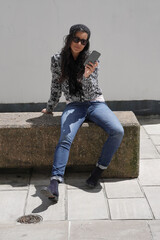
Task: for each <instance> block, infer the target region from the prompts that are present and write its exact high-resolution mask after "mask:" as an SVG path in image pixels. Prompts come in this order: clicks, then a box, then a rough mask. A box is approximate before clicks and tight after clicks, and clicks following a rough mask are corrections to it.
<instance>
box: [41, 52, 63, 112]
mask: <svg viewBox="0 0 160 240" xmlns="http://www.w3.org/2000/svg"><path fill="white" fill-rule="evenodd" d="M51 72H52V82H51V93H50V98H49V100H48V102H47V107H46V108H45V109H43V110H42V112H43V113H51V112H52V111H53V109H54V108H55V107H56V105H57V104H58V102H59V99H60V97H61V95H62V88H61V84H60V82H59V78H60V75H61V70H60V66H59V62H58V58H57V56H56V55H54V56H53V57H52V59H51Z"/></svg>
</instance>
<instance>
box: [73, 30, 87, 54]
mask: <svg viewBox="0 0 160 240" xmlns="http://www.w3.org/2000/svg"><path fill="white" fill-rule="evenodd" d="M75 37H76V38H77V39H78V38H79V39H78V40H82V42H81V41H79V42H75V41H74V40H73V41H72V42H71V46H70V47H71V51H72V54H73V55H78V54H79V53H80V52H81V51H82V50H83V49H84V48H85V46H86V44H85V45H83V44H82V43H85V41H86V43H87V39H88V34H87V33H86V32H77V33H76V34H75ZM77 39H76V41H77ZM83 40H84V41H83Z"/></svg>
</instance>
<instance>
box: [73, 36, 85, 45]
mask: <svg viewBox="0 0 160 240" xmlns="http://www.w3.org/2000/svg"><path fill="white" fill-rule="evenodd" d="M72 40H73V42H75V43H79V42H81V44H82V45H84V46H85V45H86V44H87V42H88V40H86V39H80V38H79V37H73V38H72Z"/></svg>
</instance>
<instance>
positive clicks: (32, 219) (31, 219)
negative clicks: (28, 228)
mask: <svg viewBox="0 0 160 240" xmlns="http://www.w3.org/2000/svg"><path fill="white" fill-rule="evenodd" d="M42 220H43V218H42V217H41V216H39V215H24V216H22V217H20V218H18V219H17V222H19V223H24V224H29V223H38V222H40V221H42Z"/></svg>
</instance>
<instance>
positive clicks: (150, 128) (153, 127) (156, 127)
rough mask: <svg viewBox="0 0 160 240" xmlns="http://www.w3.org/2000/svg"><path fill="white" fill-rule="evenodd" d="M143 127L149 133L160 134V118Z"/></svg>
mask: <svg viewBox="0 0 160 240" xmlns="http://www.w3.org/2000/svg"><path fill="white" fill-rule="evenodd" d="M143 127H144V129H145V130H146V132H147V133H148V134H151V135H152V134H160V119H157V123H155V124H146V125H143Z"/></svg>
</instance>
